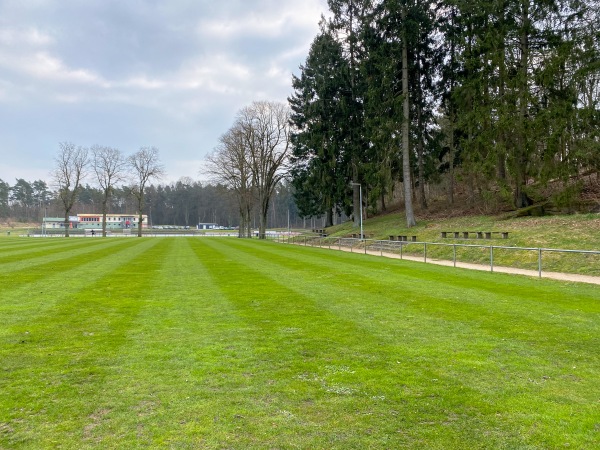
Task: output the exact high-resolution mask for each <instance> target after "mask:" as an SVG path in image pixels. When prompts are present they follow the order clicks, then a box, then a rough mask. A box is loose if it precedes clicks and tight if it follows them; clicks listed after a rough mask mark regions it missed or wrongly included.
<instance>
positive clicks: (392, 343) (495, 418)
mask: <svg viewBox="0 0 600 450" xmlns="http://www.w3.org/2000/svg"><path fill="white" fill-rule="evenodd" d="M0 269H2V270H1V271H0V280H1V281H2V282H1V283H0V321H1V322H2V324H3V327H1V328H0V342H1V345H0V371H1V373H2V376H1V377H0V392H2V393H3V394H2V395H1V396H0V448H53V447H56V446H58V445H60V446H62V447H64V448H117V447H118V448H132V447H176V448H186V447H188V448H189V447H191V448H194V447H196V448H197V447H204V448H222V447H228V448H264V447H265V446H268V447H277V448H290V447H299V448H366V447H371V448H399V447H405V448H501V447H510V448H522V447H531V448H557V447H563V446H566V445H569V446H571V447H572V448H591V447H592V446H593V445H594V444H595V443H596V442H597V440H598V433H599V431H598V430H599V428H600V425H599V422H598V415H597V406H598V399H599V398H600V387H599V386H600V383H598V374H599V373H600V370H599V369H600V359H599V357H598V352H597V349H598V348H599V344H600V342H599V336H600V330H599V328H600V325H599V324H600V320H598V319H599V318H600V317H599V316H600V302H599V301H600V294H599V293H598V289H597V287H596V286H588V285H583V284H572V283H561V282H556V281H548V280H538V279H529V278H525V277H514V276H513V277H511V276H506V275H502V274H489V273H484V272H474V271H467V270H461V269H453V268H445V267H438V266H432V265H424V264H419V263H413V262H409V261H397V260H384V259H382V258H375V257H372V256H369V255H366V256H365V255H356V254H354V255H352V254H347V253H344V252H330V251H328V250H325V249H318V248H310V247H309V248H305V247H300V246H287V245H280V244H277V243H274V242H258V241H256V240H252V241H250V240H241V239H234V238H231V239H227V238H223V239H198V238H177V239H152V238H149V239H70V240H64V239H47V240H44V239H14V238H10V239H6V238H5V239H0Z"/></svg>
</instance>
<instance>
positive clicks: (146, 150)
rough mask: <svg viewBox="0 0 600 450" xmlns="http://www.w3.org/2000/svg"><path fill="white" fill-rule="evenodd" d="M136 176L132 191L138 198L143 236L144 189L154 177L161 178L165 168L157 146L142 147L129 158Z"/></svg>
mask: <svg viewBox="0 0 600 450" xmlns="http://www.w3.org/2000/svg"><path fill="white" fill-rule="evenodd" d="M127 162H128V164H129V166H130V167H131V169H132V171H133V173H134V176H135V178H136V181H135V184H134V185H133V186H132V188H131V192H132V194H133V196H134V197H135V199H136V200H137V208H138V237H142V211H143V209H144V189H145V188H146V184H147V183H148V181H149V180H151V179H152V178H156V179H159V178H161V177H162V176H163V175H164V174H165V171H164V168H163V166H162V165H161V164H160V160H159V158H158V149H157V148H156V147H142V148H140V149H139V150H138V151H137V152H135V153H134V154H133V155H131V156H129V158H127Z"/></svg>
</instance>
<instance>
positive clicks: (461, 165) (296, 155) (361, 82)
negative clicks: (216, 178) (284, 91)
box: [289, 0, 600, 227]
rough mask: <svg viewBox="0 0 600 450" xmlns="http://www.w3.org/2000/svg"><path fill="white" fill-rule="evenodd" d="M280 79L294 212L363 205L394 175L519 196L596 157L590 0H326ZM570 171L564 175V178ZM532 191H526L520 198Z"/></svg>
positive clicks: (413, 193)
mask: <svg viewBox="0 0 600 450" xmlns="http://www.w3.org/2000/svg"><path fill="white" fill-rule="evenodd" d="M328 5H329V9H330V13H331V18H330V19H327V20H326V19H322V20H321V23H320V31H319V33H318V35H317V36H316V37H315V38H314V40H313V42H312V45H311V48H310V51H309V54H308V56H307V59H306V62H305V64H304V65H302V66H301V67H300V74H299V76H294V77H293V83H292V84H293V89H294V93H293V95H292V96H291V97H290V98H289V104H290V107H291V109H292V113H291V124H292V133H291V135H290V140H291V142H292V150H291V173H292V182H293V186H294V188H295V195H296V202H297V205H298V208H299V210H300V213H301V214H303V215H308V216H311V215H320V214H324V215H326V216H327V225H331V224H332V222H333V217H334V215H335V214H339V213H340V212H345V213H347V214H352V215H353V216H354V218H355V221H356V222H357V223H358V218H359V200H358V197H359V190H361V189H362V191H363V192H364V193H365V196H364V197H365V201H366V204H367V205H368V208H369V210H370V211H373V212H377V211H382V210H385V209H386V202H387V201H388V200H389V199H390V198H391V197H392V195H393V194H394V189H395V188H396V186H398V185H401V186H402V196H403V198H404V203H405V211H406V221H407V226H409V227H410V226H412V225H414V224H415V223H416V221H415V216H414V212H413V201H418V202H419V205H420V206H421V207H422V208H427V202H428V198H427V195H426V186H428V185H443V186H444V189H445V196H446V201H447V203H448V204H453V203H454V201H455V189H456V185H457V183H461V185H462V186H465V187H466V189H467V190H468V192H469V194H470V195H469V198H471V199H474V198H475V197H476V196H480V197H482V198H484V199H485V198H490V196H497V197H500V198H501V199H504V200H509V201H510V202H511V203H512V204H513V206H514V207H516V208H521V207H525V206H528V205H530V204H531V203H532V201H533V200H534V198H535V195H534V193H535V189H539V188H540V186H541V187H543V186H546V185H547V184H548V183H554V184H555V185H558V186H561V189H562V192H559V194H564V192H565V191H568V190H569V189H576V188H577V179H578V178H579V177H581V176H583V175H584V174H589V173H592V174H596V179H598V172H599V169H600V126H599V125H600V9H599V6H598V3H597V2H595V1H593V0H483V1H482V0H477V1H475V0H449V1H448V0H444V1H433V0H419V1H416V0H328ZM573 180H575V181H573ZM532 197H534V198H532Z"/></svg>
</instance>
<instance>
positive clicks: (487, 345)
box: [211, 241, 599, 419]
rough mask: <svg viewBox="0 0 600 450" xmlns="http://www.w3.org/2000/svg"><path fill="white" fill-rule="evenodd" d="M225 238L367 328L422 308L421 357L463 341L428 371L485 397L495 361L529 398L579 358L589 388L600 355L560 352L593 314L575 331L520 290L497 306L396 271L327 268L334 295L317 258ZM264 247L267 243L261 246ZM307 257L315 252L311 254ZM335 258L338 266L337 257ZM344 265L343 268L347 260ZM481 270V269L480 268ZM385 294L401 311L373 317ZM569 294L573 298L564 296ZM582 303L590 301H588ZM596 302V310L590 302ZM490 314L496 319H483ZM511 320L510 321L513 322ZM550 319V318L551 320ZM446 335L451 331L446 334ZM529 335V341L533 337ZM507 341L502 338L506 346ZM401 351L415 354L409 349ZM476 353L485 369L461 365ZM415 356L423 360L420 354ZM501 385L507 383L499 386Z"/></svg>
mask: <svg viewBox="0 0 600 450" xmlns="http://www.w3.org/2000/svg"><path fill="white" fill-rule="evenodd" d="M224 244H225V243H224V241H219V242H217V241H211V245H213V246H216V247H222V246H223V245H224ZM227 244H229V242H227ZM231 246H233V247H236V248H237V249H243V250H241V251H240V252H238V253H231V252H229V258H233V259H238V260H245V264H246V265H247V266H248V267H253V268H258V267H260V271H261V272H264V273H269V274H273V277H274V278H277V274H279V273H285V274H286V279H287V280H288V286H290V287H294V286H296V290H297V291H301V292H305V293H308V292H310V294H311V297H312V298H316V299H325V300H324V301H323V302H322V306H323V307H324V308H328V309H331V310H332V311H335V312H336V313H340V314H344V315H345V317H352V316H354V317H359V319H358V320H359V321H360V322H361V323H362V324H363V325H364V324H365V322H367V321H368V320H365V317H364V315H365V314H367V316H368V317H370V318H372V319H373V320H372V321H371V322H372V324H373V326H371V327H370V329H371V330H373V331H374V332H376V333H378V334H379V335H380V337H386V338H387V339H389V338H390V334H389V333H390V330H389V329H388V330H387V333H388V334H387V335H386V326H385V325H390V324H393V325H394V328H393V329H392V330H393V331H391V332H392V333H393V332H394V331H396V332H398V331H402V330H403V329H404V331H406V329H405V328H404V326H405V325H403V324H404V323H405V322H406V319H405V318H404V317H403V316H402V314H406V313H407V312H408V313H409V314H410V315H411V316H412V317H419V316H421V319H420V320H418V321H417V323H416V325H417V326H418V327H419V329H418V330H417V331H418V335H419V338H420V339H421V340H422V339H423V338H424V337H425V336H427V339H428V340H429V342H428V343H425V342H412V343H411V345H414V344H417V345H418V346H419V348H420V351H423V350H427V352H426V353H429V354H431V353H432V352H433V358H432V357H431V356H430V357H429V358H428V359H429V360H430V361H431V362H432V367H434V366H435V359H437V358H440V357H441V356H442V355H443V354H444V353H445V352H454V353H456V352H457V348H456V345H457V344H456V341H457V340H458V341H459V342H461V341H462V343H461V344H460V345H461V346H464V347H463V348H461V349H460V353H459V354H458V355H457V358H456V365H457V367H452V368H451V369H450V370H447V369H446V368H444V369H443V370H437V371H436V372H437V375H435V378H436V379H438V380H441V379H444V377H445V378H446V379H447V380H449V382H450V383H451V384H454V385H456V384H460V383H461V382H464V381H467V380H468V381H470V383H471V386H476V388H475V389H477V390H478V391H480V392H481V393H482V394H485V395H486V396H487V398H488V399H489V400H485V399H484V400H485V401H490V402H491V401H492V399H493V398H494V396H495V394H494V392H495V391H496V390H497V389H496V388H497V386H504V384H502V383H499V382H498V381H499V380H498V370H499V369H502V371H504V372H506V371H509V372H510V373H513V374H514V373H516V374H517V377H516V378H519V377H521V380H519V381H520V383H517V384H518V387H516V388H515V389H513V393H514V395H515V396H516V398H519V397H521V396H523V395H527V393H528V395H529V396H530V397H529V398H530V399H531V400H532V401H534V402H535V398H536V397H537V396H538V394H539V387H536V386H533V384H532V383H530V382H529V380H530V379H532V378H535V379H548V378H549V377H551V378H552V379H553V381H552V382H549V383H545V386H544V387H545V388H546V391H547V395H548V396H549V397H550V398H552V396H554V397H556V396H557V395H562V394H561V393H562V392H564V390H565V388H564V385H565V383H568V380H569V378H570V372H571V371H570V368H571V367H572V366H573V364H577V365H578V367H579V370H578V373H579V374H580V375H581V376H584V377H585V381H584V382H585V384H586V385H587V386H589V387H590V391H589V392H593V391H594V389H593V384H594V383H595V377H594V370H595V369H594V368H595V367H598V363H599V361H598V359H597V357H596V356H597V355H596V356H595V355H593V354H589V353H588V354H587V355H585V356H584V357H583V358H582V357H581V356H578V357H574V355H571V354H569V353H565V351H566V349H567V348H569V345H570V344H571V343H572V342H580V341H581V340H582V339H583V340H584V341H585V340H586V339H587V338H588V337H589V336H590V335H589V332H590V331H593V330H594V329H597V323H598V322H597V321H595V320H594V319H593V316H592V317H588V316H587V315H583V314H581V313H580V314H579V318H580V319H584V318H585V323H584V324H583V327H582V328H583V329H582V330H581V331H580V332H579V333H573V332H572V330H570V329H568V327H567V325H564V322H563V326H562V327H556V325H555V324H554V326H550V325H549V324H548V323H547V322H545V321H544V320H541V321H540V320H539V318H538V317H537V316H532V315H531V314H530V313H529V311H527V305H523V304H522V300H523V297H522V296H519V295H518V294H514V295H513V296H512V297H509V298H508V299H506V300H505V301H504V302H503V306H502V307H501V308H498V303H497V302H496V301H495V300H496V299H494V298H488V297H486V296H484V297H480V298H479V299H474V298H472V297H473V296H474V295H476V294H477V289H476V288H471V291H473V292H467V293H464V292H461V290H460V288H461V287H460V286H458V287H457V288H456V287H453V286H452V284H451V283H449V282H448V280H447V279H446V278H445V277H444V279H443V280H440V281H439V282H438V284H439V285H440V286H441V288H440V287H436V286H435V285H433V284H432V283H431V282H430V283H429V284H428V289H426V290H425V291H423V290H420V289H414V284H413V283H414V280H410V281H409V282H407V281H406V280H404V279H402V277H399V278H398V282H397V284H396V288H395V291H394V287H393V286H392V285H391V284H390V283H389V280H386V279H379V280H377V281H375V282H374V283H373V282H372V283H368V280H364V279H362V278H364V277H362V276H361V275H357V274H354V275H353V276H352V277H350V280H352V281H353V282H352V284H351V285H349V284H348V283H349V279H348V278H346V279H343V278H341V277H335V276H331V277H328V280H329V281H330V283H332V284H335V292H336V296H335V297H332V296H331V295H330V296H327V292H328V291H329V292H331V287H323V285H322V284H321V283H319V277H322V276H323V274H324V273H328V272H326V271H325V268H324V267H323V266H318V267H317V268H316V269H317V270H315V267H311V266H310V265H306V264H305V263H304V262H302V263H300V264H299V263H298V261H297V260H291V259H290V258H289V254H287V252H286V253H285V254H283V255H277V254H276V253H277V252H276V250H273V248H272V247H269V246H268V245H266V246H264V247H262V248H261V249H258V250H257V249H252V250H250V249H251V247H252V244H248V243H239V242H236V243H231ZM263 248H264V249H267V250H265V251H264V252H263V251H261V250H262V249H263ZM242 251H247V255H244V254H243V253H242ZM340 256H341V257H340V260H343V259H346V258H347V255H346V256H342V255H340ZM314 260H318V258H314ZM341 264H343V262H341ZM394 264H399V263H392V265H394ZM356 265H357V267H361V268H362V267H363V264H362V261H360V262H357V263H356ZM335 266H336V265H332V269H331V271H333V272H335V271H336V269H335V268H333V267H335ZM337 266H338V267H339V265H337ZM344 270H347V267H345V268H344ZM294 274H296V276H294ZM371 275H372V274H371ZM389 275H390V274H389V273H387V274H386V276H387V277H388V278H389ZM311 277H313V279H314V280H315V282H314V283H310V284H309V283H306V280H307V279H310V278H311ZM487 277H489V275H487ZM484 278H486V277H485V276H484ZM296 280H300V282H299V283H297V282H296ZM372 280H373V278H371V281H372ZM484 281H485V280H484ZM377 284H380V285H383V286H380V287H381V289H380V290H377V289H375V288H376V285H377ZM461 284H462V283H461ZM550 284H551V283H550ZM382 290H383V291H384V292H385V295H382V296H381V297H380V298H378V296H373V295H372V293H373V292H379V293H380V294H383V292H382ZM453 291H454V294H455V295H456V297H455V300H452V301H450V302H448V301H446V300H445V299H446V298H447V297H448V296H452V294H453ZM484 291H485V290H484ZM566 291H567V292H569V291H570V290H569V289H566ZM393 292H396V293H397V296H398V297H397V299H400V301H399V302H398V301H395V299H394V298H393V297H394V296H393ZM369 293H371V294H369ZM441 293H443V295H441ZM460 294H462V295H460ZM479 295H481V291H479ZM499 295H500V294H499ZM470 297H471V298H470ZM390 300H391V301H392V302H395V303H397V304H398V307H399V311H401V312H402V314H398V315H396V316H395V317H383V316H381V315H379V317H376V316H377V310H378V309H381V310H382V311H389V306H390ZM571 300H572V301H573V300H574V299H573V298H571ZM511 301H514V302H517V303H514V304H513V305H512V310H511V308H510V307H507V306H506V305H507V302H511ZM382 302H383V306H382ZM547 302H548V303H551V302H552V298H550V299H547ZM579 302H580V303H584V302H583V301H582V300H579ZM575 303H577V300H575ZM411 305H412V306H411ZM588 306H590V307H591V308H594V305H588ZM407 307H408V310H407ZM595 309H596V310H597V303H596V304H595ZM424 314H425V315H426V316H428V317H426V318H425V319H426V321H425V322H424V321H423V317H422V316H423V315H424ZM499 314H500V316H501V315H505V317H504V319H501V320H500V321H498V316H499ZM489 317H494V318H495V319H494V320H489ZM515 321H516V322H517V323H516V324H515V323H513V322H515ZM554 321H555V322H556V320H554ZM586 326H587V329H586ZM423 329H428V330H429V332H427V333H424V332H423ZM482 334H483V336H482ZM565 334H566V335H570V337H571V339H572V341H569V342H567V343H564V345H561V344H563V343H561V342H560V341H559V336H565ZM475 335H476V336H478V339H477V341H476V342H473V339H472V336H475ZM449 336H450V339H448V337H449ZM540 337H541V339H540ZM532 340H533V341H535V342H532ZM447 341H450V342H452V343H453V346H454V348H452V346H448V345H447V343H446V342H447ZM507 341H508V342H509V344H508V346H507V343H506V342H507ZM596 342H597V340H596ZM532 344H533V345H532ZM593 344H594V343H593V342H592V345H593ZM557 345H558V346H559V349H558V350H556V349H555V347H556V346H557ZM540 346H541V347H540ZM507 347H508V348H507ZM571 348H572V347H571ZM474 353H479V354H480V356H479V357H478V358H476V359H473V356H472V355H473V354H474ZM461 354H462V355H461ZM408 356H409V357H410V356H413V357H414V355H408ZM483 361H485V364H486V366H487V367H484V369H485V370H486V371H487V372H484V373H482V372H481V371H479V370H478V371H469V370H468V369H469V366H471V365H473V364H475V365H476V366H479V368H480V369H481V362H483ZM422 362H425V363H426V364H427V361H422ZM532 362H535V364H534V365H536V366H537V367H538V369H537V371H536V372H537V373H534V372H532V371H531V370H530V368H529V365H530V364H531V363H532ZM556 364H560V365H561V367H559V368H557V367H556ZM557 369H558V370H557ZM465 370H466V372H467V373H469V372H472V373H471V374H470V376H469V375H467V377H465ZM461 380H462V381H461ZM500 381H503V380H500ZM581 381H582V380H581V379H580V380H578V382H579V383H581ZM502 389H506V388H505V387H503V388H502ZM593 395H594V394H592V395H591V396H589V397H587V400H588V401H592V399H593ZM550 405H551V403H549V404H548V403H546V404H544V406H543V407H545V408H549V407H550ZM525 406H526V405H525ZM527 408H528V407H527ZM588 412H589V411H586V412H584V413H583V414H582V415H583V416H585V414H586V413H588ZM549 416H550V414H549ZM567 418H568V417H566V418H565V419H567Z"/></svg>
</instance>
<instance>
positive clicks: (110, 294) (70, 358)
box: [0, 240, 164, 448]
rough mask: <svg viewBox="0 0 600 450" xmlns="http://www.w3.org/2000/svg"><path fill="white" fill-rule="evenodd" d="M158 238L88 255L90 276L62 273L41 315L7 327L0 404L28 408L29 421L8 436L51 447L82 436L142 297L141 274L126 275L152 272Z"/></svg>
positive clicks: (15, 412)
mask: <svg viewBox="0 0 600 450" xmlns="http://www.w3.org/2000/svg"><path fill="white" fill-rule="evenodd" d="M161 244H162V245H164V243H161V242H159V241H151V240H145V241H139V242H136V243H135V245H134V248H133V249H131V248H130V247H131V244H128V247H129V248H126V250H129V251H130V252H131V256H129V257H126V258H123V257H122V255H119V254H113V255H111V256H110V257H108V258H105V260H104V261H103V263H102V264H101V263H100V262H99V261H94V262H89V263H88V264H87V266H91V265H93V266H94V267H95V268H96V270H97V272H98V273H99V276H97V277H96V278H95V279H90V278H88V279H87V280H86V281H87V282H83V283H82V282H80V280H81V277H80V275H81V273H79V274H72V278H71V279H72V280H76V282H75V284H71V283H68V282H64V281H65V280H64V277H68V276H69V275H70V274H69V272H65V273H63V283H62V295H61V296H60V298H59V299H58V300H57V301H56V302H55V303H54V305H53V306H52V307H51V308H49V309H47V310H46V311H45V312H44V315H43V316H42V317H37V318H35V317H33V318H30V319H31V320H30V321H29V323H27V324H26V326H27V329H26V331H22V330H17V329H15V328H12V334H9V335H8V336H6V337H5V339H6V341H7V345H6V346H4V349H5V350H7V351H6V352H4V351H3V352H2V353H5V354H4V355H3V357H2V358H0V360H2V365H3V369H4V374H5V376H4V377H3V378H2V380H1V381H0V390H1V391H2V392H4V393H6V395H7V396H8V397H7V399H6V401H5V402H3V406H4V407H6V408H7V410H8V417H9V419H10V418H12V420H18V419H19V418H22V417H23V416H24V415H26V416H27V425H26V427H25V428H24V429H23V430H22V433H20V434H19V433H17V434H14V435H13V436H12V438H11V442H12V443H14V444H24V445H28V444H27V443H28V442H37V444H36V445H40V446H42V447H51V446H53V445H55V444H56V443H60V442H77V441H79V440H80V438H81V433H82V432H83V430H84V426H83V424H84V423H85V420H86V418H87V417H88V416H89V414H92V413H93V411H94V410H95V406H94V405H93V404H92V403H90V400H92V399H94V397H96V396H97V395H103V394H102V393H101V392H98V391H97V389H98V387H99V384H102V380H103V379H104V378H105V377H106V376H109V375H111V374H112V370H113V362H112V360H113V357H114V355H115V354H116V353H117V352H118V348H119V347H120V346H121V345H123V343H124V342H125V336H126V333H127V332H128V329H129V324H130V323H131V322H132V321H133V319H134V318H135V316H136V314H137V312H138V311H139V309H140V308H141V307H142V304H143V292H144V290H145V285H146V279H144V277H132V276H131V275H132V273H140V272H145V273H146V274H147V276H148V278H151V277H152V272H153V270H154V269H155V267H156V266H158V265H159V264H160V260H159V259H153V258H152V256H154V254H156V253H157V249H159V248H160V246H161ZM121 245H124V244H121ZM135 247H137V248H135ZM132 250H133V251H132ZM136 250H137V251H136ZM111 263H112V264H111ZM73 271H74V272H81V268H80V267H79V268H73ZM138 271H139V272H138ZM55 282H59V280H55ZM22 326H23V325H21V327H22ZM11 347H12V348H14V347H18V348H19V349H20V351H19V352H15V351H14V350H13V349H12V348H11ZM118 370H119V369H117V372H118ZM72 411H79V414H77V415H74V414H73V413H72ZM81 414H83V415H81ZM73 448H74V447H73Z"/></svg>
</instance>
